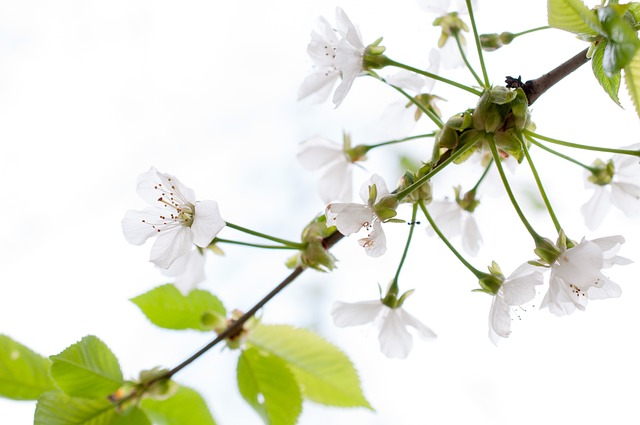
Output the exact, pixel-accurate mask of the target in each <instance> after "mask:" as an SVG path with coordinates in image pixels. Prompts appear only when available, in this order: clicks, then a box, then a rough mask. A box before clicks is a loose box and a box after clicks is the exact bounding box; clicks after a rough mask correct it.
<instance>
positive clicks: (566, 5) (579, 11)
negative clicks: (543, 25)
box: [547, 0, 602, 35]
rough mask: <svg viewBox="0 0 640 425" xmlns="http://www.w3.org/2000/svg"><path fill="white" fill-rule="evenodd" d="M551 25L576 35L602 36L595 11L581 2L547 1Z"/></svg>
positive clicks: (574, 0)
mask: <svg viewBox="0 0 640 425" xmlns="http://www.w3.org/2000/svg"><path fill="white" fill-rule="evenodd" d="M547 19H548V21H549V25H550V26H552V27H554V28H558V29H561V30H565V31H569V32H572V33H574V34H588V35H597V34H602V26H601V25H600V21H598V18H597V17H596V13H595V12H594V11H593V10H589V8H588V7H587V6H585V5H584V3H582V2H581V1H580V0H547Z"/></svg>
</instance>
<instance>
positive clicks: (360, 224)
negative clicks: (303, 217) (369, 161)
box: [325, 174, 389, 257]
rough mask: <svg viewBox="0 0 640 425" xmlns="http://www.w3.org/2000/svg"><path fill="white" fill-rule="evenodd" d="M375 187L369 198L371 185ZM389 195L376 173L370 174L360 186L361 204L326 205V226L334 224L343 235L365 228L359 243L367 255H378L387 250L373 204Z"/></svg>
mask: <svg viewBox="0 0 640 425" xmlns="http://www.w3.org/2000/svg"><path fill="white" fill-rule="evenodd" d="M374 185H375V187H376V195H377V196H376V199H375V200H371V199H369V194H370V190H371V188H372V186H374ZM388 195H389V189H387V185H386V183H385V182H384V180H383V179H382V177H380V176H379V175H377V174H374V175H373V176H371V178H370V179H369V181H367V182H365V184H363V185H362V188H360V198H362V201H363V202H364V205H363V204H356V203H339V202H334V203H331V204H329V205H327V208H326V209H325V215H326V217H327V225H328V226H336V227H337V228H338V231H339V232H340V233H342V234H343V235H345V236H349V235H351V234H352V233H357V232H359V231H360V230H361V229H363V228H364V229H365V230H366V231H367V232H369V233H368V235H367V237H365V238H363V239H360V240H359V243H360V245H361V246H363V247H364V249H365V252H366V253H367V255H369V256H371V257H379V256H381V255H382V254H384V253H385V252H386V250H387V239H386V237H385V235H384V231H383V230H382V225H381V223H380V218H379V217H378V216H377V215H376V212H375V210H374V209H373V206H374V205H375V203H377V202H378V201H380V200H381V199H382V198H384V197H385V196H388Z"/></svg>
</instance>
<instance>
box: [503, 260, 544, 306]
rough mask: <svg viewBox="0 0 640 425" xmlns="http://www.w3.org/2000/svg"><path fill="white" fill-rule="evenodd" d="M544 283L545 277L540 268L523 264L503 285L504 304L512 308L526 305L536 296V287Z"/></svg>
mask: <svg viewBox="0 0 640 425" xmlns="http://www.w3.org/2000/svg"><path fill="white" fill-rule="evenodd" d="M543 283H544V275H543V274H542V271H541V270H540V269H539V268H538V267H534V266H532V265H530V264H527V263H525V264H523V265H521V266H520V267H518V268H517V269H516V271H514V272H513V273H512V274H511V276H509V277H508V278H507V279H506V280H505V281H504V283H503V284H502V293H503V295H504V302H505V303H506V304H507V305H510V306H516V305H522V304H526V303H528V302H529V301H531V300H532V299H534V298H535V296H536V286H537V285H542V284H543Z"/></svg>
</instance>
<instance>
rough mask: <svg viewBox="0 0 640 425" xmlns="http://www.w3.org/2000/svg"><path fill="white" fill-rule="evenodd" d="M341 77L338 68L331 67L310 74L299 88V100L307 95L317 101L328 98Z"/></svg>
mask: <svg viewBox="0 0 640 425" xmlns="http://www.w3.org/2000/svg"><path fill="white" fill-rule="evenodd" d="M339 77H340V73H339V72H338V70H336V69H329V68H327V69H322V70H319V71H316V72H313V73H311V74H309V75H308V76H307V77H306V78H305V79H304V81H303V82H302V84H301V85H300V88H299V89H298V100H302V99H305V98H307V97H309V98H310V99H311V101H312V102H316V103H319V102H323V101H325V100H327V99H328V98H329V95H330V94H331V89H332V88H333V86H334V85H335V83H336V81H338V78H339Z"/></svg>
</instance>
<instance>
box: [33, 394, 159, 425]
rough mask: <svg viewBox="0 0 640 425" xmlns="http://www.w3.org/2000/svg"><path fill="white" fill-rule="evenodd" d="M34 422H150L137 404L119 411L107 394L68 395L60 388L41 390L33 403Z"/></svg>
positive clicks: (63, 424)
mask: <svg viewBox="0 0 640 425" xmlns="http://www.w3.org/2000/svg"><path fill="white" fill-rule="evenodd" d="M33 423H34V425H151V421H149V419H148V418H147V416H146V415H145V413H144V412H142V411H141V410H140V409H138V408H133V409H132V410H130V411H128V412H126V413H122V414H119V413H117V412H116V410H115V408H114V407H113V405H112V404H111V402H110V401H109V400H107V398H106V397H105V398H100V399H86V398H80V397H70V396H68V395H67V394H65V393H63V392H62V391H49V392H47V393H44V394H43V395H42V396H41V397H40V398H39V399H38V404H37V405H36V413H35V417H34V422H33Z"/></svg>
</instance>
